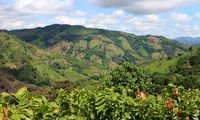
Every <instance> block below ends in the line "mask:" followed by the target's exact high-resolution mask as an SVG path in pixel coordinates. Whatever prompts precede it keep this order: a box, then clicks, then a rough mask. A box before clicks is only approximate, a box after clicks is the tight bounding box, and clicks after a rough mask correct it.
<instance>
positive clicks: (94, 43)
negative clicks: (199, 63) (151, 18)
mask: <svg viewBox="0 0 200 120" xmlns="http://www.w3.org/2000/svg"><path fill="white" fill-rule="evenodd" d="M9 33H11V34H14V35H16V36H17V37H19V38H20V39H22V40H23V41H26V42H29V43H31V44H34V45H36V46H37V47H40V48H42V49H49V50H52V51H55V52H57V53H58V54H66V55H69V56H71V57H75V58H77V59H79V60H89V61H91V62H94V63H97V64H101V65H104V66H108V67H111V66H112V65H114V64H115V65H116V64H122V63H123V62H125V61H129V62H134V63H137V62H140V61H142V60H146V59H159V58H162V57H167V56H169V55H171V56H175V55H177V54H178V53H182V52H185V51H187V46H184V45H183V44H180V43H178V42H175V41H173V40H170V39H167V38H165V37H162V36H151V35H147V36H136V35H134V34H128V33H124V32H119V31H111V30H104V29H91V28H86V27H83V26H71V25H58V24H54V25H50V26H46V27H44V28H41V27H39V28H35V29H23V30H13V31H10V32H9Z"/></svg>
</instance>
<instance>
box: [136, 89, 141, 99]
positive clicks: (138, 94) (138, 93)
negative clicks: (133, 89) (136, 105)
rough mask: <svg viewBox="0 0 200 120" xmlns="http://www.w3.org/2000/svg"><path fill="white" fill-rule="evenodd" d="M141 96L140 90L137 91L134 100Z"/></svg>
mask: <svg viewBox="0 0 200 120" xmlns="http://www.w3.org/2000/svg"><path fill="white" fill-rule="evenodd" d="M140 95H141V92H140V90H137V94H136V98H137V97H138V96H140Z"/></svg>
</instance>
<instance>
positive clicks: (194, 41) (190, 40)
mask: <svg viewBox="0 0 200 120" xmlns="http://www.w3.org/2000/svg"><path fill="white" fill-rule="evenodd" d="M174 40H176V41H178V42H180V43H183V44H189V45H198V44H200V37H178V38H174Z"/></svg>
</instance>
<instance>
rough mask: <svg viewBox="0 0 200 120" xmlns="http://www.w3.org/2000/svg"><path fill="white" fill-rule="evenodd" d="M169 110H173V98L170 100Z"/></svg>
mask: <svg viewBox="0 0 200 120" xmlns="http://www.w3.org/2000/svg"><path fill="white" fill-rule="evenodd" d="M168 109H169V110H172V109H173V102H172V99H171V98H169V102H168Z"/></svg>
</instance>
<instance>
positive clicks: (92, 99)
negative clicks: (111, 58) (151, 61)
mask: <svg viewBox="0 0 200 120" xmlns="http://www.w3.org/2000/svg"><path fill="white" fill-rule="evenodd" d="M153 86H154V84H153V83H152V82H151V79H150V78H149V77H148V76H147V75H146V74H145V73H144V71H142V70H140V69H139V68H137V67H136V66H134V65H133V64H131V63H124V64H123V65H122V66H119V67H117V68H116V69H115V70H114V71H113V72H112V73H111V74H110V75H109V76H107V77H106V78H105V84H104V85H102V86H100V87H99V88H97V89H96V90H85V89H82V90H78V89H75V90H73V91H71V92H70V93H69V94H68V93H66V92H65V91H64V90H63V89H61V90H60V91H59V93H58V96H57V98H56V99H54V101H53V102H48V101H47V99H46V98H45V97H43V96H36V97H33V96H31V95H30V94H29V92H28V90H27V89H26V88H22V89H20V90H19V91H18V92H17V93H16V94H7V93H2V95H1V98H0V110H1V112H0V118H1V119H2V120H7V119H10V120H30V119H31V120H42V119H43V120H52V119H55V120H66V119H78V120H81V119H82V120H88V119H95V120H101V119H103V120H106V119H107V120H112V119H113V120H122V119H124V120H128V119H133V120H134V119H135V120H145V119H146V120H150V119H152V120H153V119H156V120H160V119H176V120H183V119H186V120H198V119H199V117H200V107H199V106H200V91H199V90H198V89H188V90H187V89H184V88H183V87H181V86H179V87H177V86H175V85H172V84H169V85H167V86H164V87H163V88H162V92H161V93H160V94H159V95H153V94H154V92H153V90H152V88H153Z"/></svg>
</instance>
